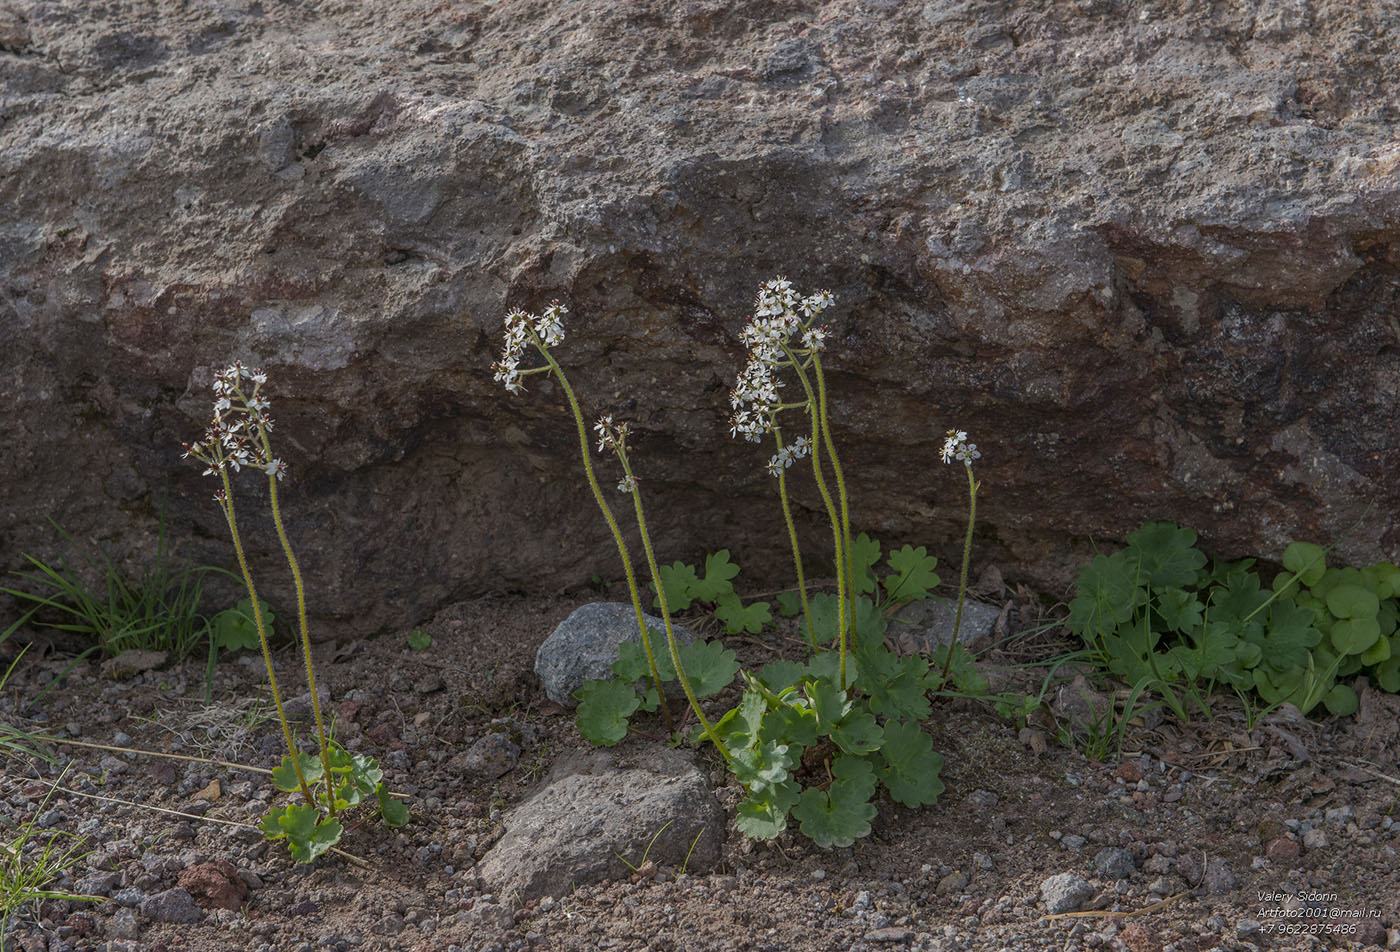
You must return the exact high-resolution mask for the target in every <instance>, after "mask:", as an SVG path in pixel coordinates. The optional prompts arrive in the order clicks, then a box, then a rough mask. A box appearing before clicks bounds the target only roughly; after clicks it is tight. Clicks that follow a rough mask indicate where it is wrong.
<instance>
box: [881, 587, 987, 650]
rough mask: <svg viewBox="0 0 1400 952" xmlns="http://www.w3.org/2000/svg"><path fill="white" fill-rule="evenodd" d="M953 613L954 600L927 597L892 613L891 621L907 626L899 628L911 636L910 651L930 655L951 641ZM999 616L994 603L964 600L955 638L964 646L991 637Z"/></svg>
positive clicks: (975, 643) (954, 620) (954, 612)
mask: <svg viewBox="0 0 1400 952" xmlns="http://www.w3.org/2000/svg"><path fill="white" fill-rule="evenodd" d="M957 615H958V606H957V602H955V601H952V600H949V599H946V598H928V599H921V600H919V601H915V602H911V603H910V604H908V605H907V606H905V607H904V608H901V609H900V610H899V611H898V612H896V613H895V615H894V620H895V623H896V624H897V625H899V626H908V627H901V628H900V629H899V630H900V631H901V632H903V633H904V634H905V635H907V636H908V637H909V638H910V639H912V644H913V647H914V650H916V651H919V652H921V653H923V654H932V653H933V650H934V649H935V648H937V647H938V646H940V645H947V644H951V643H952V641H953V624H954V622H956V621H957ZM1000 617H1001V609H1000V608H998V607H997V606H995V605H988V604H986V603H985V602H978V601H974V600H972V599H970V598H968V599H964V600H963V612H962V623H961V625H959V626H958V641H959V642H961V643H962V644H964V645H968V646H974V645H977V644H980V643H982V642H985V641H987V640H988V639H990V638H991V637H992V633H993V631H994V630H995V628H996V623H997V619H998V618H1000ZM892 627H893V626H892Z"/></svg>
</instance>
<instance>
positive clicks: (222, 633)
mask: <svg viewBox="0 0 1400 952" xmlns="http://www.w3.org/2000/svg"><path fill="white" fill-rule="evenodd" d="M258 605H259V606H261V608H262V616H263V624H264V625H265V626H267V629H268V631H269V632H270V631H271V629H272V619H273V614H272V608H271V606H269V605H268V604H267V602H265V601H263V600H262V599H261V598H260V599H258ZM210 625H211V626H212V628H213V631H214V641H215V643H216V644H218V646H219V650H221V651H239V650H241V649H245V648H246V649H249V650H251V649H254V648H258V647H260V646H261V642H260V641H259V640H258V625H257V622H256V621H254V620H253V602H252V600H251V599H247V598H245V599H243V600H242V601H240V602H239V603H238V604H237V605H236V606H235V607H233V608H226V609H224V610H223V611H221V612H219V613H218V614H217V615H215V616H214V618H213V620H212V621H211V622H210Z"/></svg>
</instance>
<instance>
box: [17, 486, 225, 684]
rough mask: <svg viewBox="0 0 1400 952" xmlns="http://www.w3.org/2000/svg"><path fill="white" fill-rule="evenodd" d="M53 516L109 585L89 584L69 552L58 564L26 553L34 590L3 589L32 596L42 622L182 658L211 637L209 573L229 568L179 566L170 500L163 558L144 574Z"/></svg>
mask: <svg viewBox="0 0 1400 952" xmlns="http://www.w3.org/2000/svg"><path fill="white" fill-rule="evenodd" d="M49 522H50V523H52V525H53V527H54V528H55V529H56V530H57V531H58V533H59V535H61V536H62V537H63V539H64V540H65V541H66V542H67V543H68V545H69V547H71V548H72V549H73V550H75V551H78V552H79V554H80V557H81V558H82V560H83V561H84V562H86V563H88V565H89V567H90V569H91V570H93V571H97V572H100V574H101V576H102V578H103V580H104V583H103V589H102V590H101V591H93V590H89V589H88V588H87V587H85V586H84V585H83V583H82V582H81V581H79V579H78V574H77V573H76V572H75V571H74V570H73V569H72V568H71V567H70V565H69V562H68V560H67V558H66V557H65V556H63V555H60V556H59V558H58V561H57V562H56V563H55V564H49V563H46V562H42V561H40V560H39V559H37V558H35V557H34V556H32V555H26V556H25V557H24V558H25V560H26V561H28V562H29V564H30V565H31V566H33V568H34V571H30V572H15V573H13V574H15V575H18V576H19V577H20V578H21V579H23V580H24V581H26V582H27V583H29V586H30V587H31V588H33V589H34V591H24V590H22V589H15V588H0V592H4V593H6V594H8V595H13V596H14V597H15V598H18V599H20V600H21V601H22V602H28V603H30V604H32V605H33V606H34V608H35V610H36V614H37V617H36V621H37V622H39V623H42V624H43V625H45V626H46V627H49V628H53V629H55V630H57V631H66V632H72V633H74V634H78V635H82V636H84V637H86V638H91V639H92V640H93V642H94V645H95V647H96V648H97V649H98V650H100V651H101V652H102V653H103V654H106V655H117V654H120V653H122V652H123V651H128V650H132V649H147V650H156V651H169V652H170V653H172V654H173V655H175V657H176V659H177V660H180V659H184V658H185V657H186V656H188V655H189V654H190V652H192V651H193V650H194V649H195V648H196V647H197V646H198V645H199V643H200V642H201V641H202V640H203V639H204V638H205V637H207V635H208V632H209V622H208V620H207V619H205V618H204V616H202V615H201V614H200V613H199V602H200V596H201V592H202V586H203V576H204V575H205V574H206V573H208V572H222V571H224V570H223V569H218V568H215V567H213V566H203V567H200V568H185V569H181V570H178V571H177V570H176V569H175V568H174V566H173V564H172V562H171V552H170V543H169V538H168V536H167V533H166V526H165V509H164V507H163V506H162V508H161V515H160V528H159V535H158V543H157V547H156V558H155V562H154V564H153V565H152V566H151V567H149V568H148V569H147V570H146V571H145V573H144V574H143V575H142V576H141V578H139V579H132V578H130V577H128V576H127V574H126V573H125V572H123V571H122V570H121V568H120V567H119V566H118V565H117V564H116V563H115V562H114V561H113V560H112V559H111V557H110V556H108V555H107V553H106V552H104V551H102V549H101V548H100V547H98V548H97V550H96V551H97V554H96V556H93V555H89V554H86V553H82V552H81V549H80V547H79V545H78V543H77V540H75V539H74V538H73V536H72V535H70V534H69V533H68V532H67V530H65V529H64V528H63V527H62V526H61V525H59V524H58V523H57V522H55V521H54V520H52V519H50V520H49Z"/></svg>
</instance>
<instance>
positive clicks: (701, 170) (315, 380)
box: [0, 0, 1400, 633]
mask: <svg viewBox="0 0 1400 952" xmlns="http://www.w3.org/2000/svg"><path fill="white" fill-rule="evenodd" d="M1397 50H1400V7H1397V6H1396V4H1394V3H1393V2H1391V0H1319V2H1309V0H1261V2H1258V3H1250V4H1236V3H1219V2H1216V3H1212V2H1205V0H1169V2H1154V0H1123V2H1118V0H1073V2H1068V0H964V2H951V0H950V2H932V3H927V4H919V3H900V2H892V0H883V2H881V0H866V2H863V3H857V2H852V0H831V2H796V0H788V2H768V0H761V2H760V0H737V2H735V0H706V2H671V0H655V2H653V0H610V2H607V0H583V2H567V0H550V2H526V0H501V2H495V3H440V2H437V0H384V2H379V3H373V4H369V3H359V2H349V0H343V2H334V0H320V2H316V0H311V2H297V3H291V2H282V0H262V2H256V0H191V2H176V0H125V2H108V3H81V4H80V3H58V2H43V3H25V2H18V3H17V2H14V0H0V97H3V98H0V321H3V328H4V330H5V336H6V339H7V342H8V346H7V347H5V348H4V350H3V352H0V400H3V403H4V406H5V413H4V415H3V418H0V447H3V452H0V486H3V487H4V498H5V501H6V505H5V506H4V507H3V509H0V561H3V563H4V566H3V567H6V568H10V567H20V566H21V564H22V559H21V553H24V552H32V553H35V554H38V555H41V556H48V555H52V554H53V553H54V551H55V549H54V542H55V537H54V535H53V534H52V532H51V530H49V528H48V527H47V525H46V524H45V521H44V520H45V517H46V516H50V515H52V516H55V517H56V518H58V519H59V520H60V521H62V522H63V523H64V525H65V526H66V527H67V528H69V529H70V530H71V531H73V532H75V533H76V534H78V535H79V536H80V537H81V538H84V539H100V540H103V541H104V542H105V543H106V544H107V545H108V546H109V547H110V548H111V550H112V551H113V553H114V554H117V555H119V556H123V557H128V558H131V559H132V560H133V562H134V563H139V562H140V561H141V560H142V559H144V558H145V557H146V556H147V555H148V554H149V552H150V551H151V537H152V533H153V530H154V521H155V515H156V513H157V512H158V509H159V501H160V499H161V496H162V494H164V493H168V495H169V499H170V512H169V522H170V525H171V530H172V536H173V538H174V539H175V541H176V543H177V545H178V546H179V551H180V553H181V554H182V555H183V556H184V557H187V558H190V559H193V560H196V561H200V562H215V563H219V564H229V563H230V561H231V560H230V555H229V546H228V543H227V540H226V538H225V533H224V528H223V524H222V519H221V517H220V515H219V513H218V510H217V509H216V507H215V506H214V505H213V504H212V502H210V501H209V500H208V493H209V491H210V490H211V489H212V485H211V483H210V481H209V480H207V479H201V477H200V475H199V472H198V470H197V469H196V468H195V467H194V466H192V465H191V464H190V462H189V461H187V460H184V461H182V460H181V459H180V458H179V452H180V451H179V444H180V442H181V441H184V440H189V439H191V438H193V437H194V436H197V435H198V434H199V433H200V432H201V431H202V428H203V425H204V423H205V422H207V412H208V408H209V396H208V389H207V388H208V384H209V382H210V379H211V374H212V371H213V369H214V368H215V367H217V366H218V365H220V364H222V363H224V362H226V361H228V360H231V359H233V358H235V357H241V358H242V359H244V360H247V361H250V362H253V363H256V364H260V365H262V366H264V367H266V369H267V370H268V372H269V373H270V375H271V376H272V380H273V383H274V385H275V387H276V391H275V396H274V398H275V412H276V417H277V421H278V435H279V437H280V439H281V441H282V443H281V446H280V451H281V452H282V454H283V455H284V456H285V457H286V458H287V459H288V460H289V462H290V465H291V479H290V480H289V481H288V482H287V483H286V484H284V485H285V487H286V491H285V494H284V495H285V504H286V514H287V519H288V522H289V527H290V529H291V532H292V534H293V536H294V538H295V539H296V541H297V542H298V544H299V546H300V548H301V554H302V556H303V561H304V562H305V563H306V569H307V573H308V579H309V582H310V584H311V585H312V610H313V612H314V613H315V614H317V615H318V616H319V617H320V619H321V620H322V622H323V624H322V630H323V631H336V630H340V629H339V628H337V625H336V624H335V623H336V622H344V623H350V624H349V627H348V628H345V629H344V630H346V631H347V632H360V633H363V632H364V631H368V630H373V629H375V628H376V627H378V626H380V625H393V626H404V625H409V624H412V623H414V622H416V621H419V620H421V618H422V617H424V616H425V614H426V613H427V612H429V611H431V609H432V608H433V607H435V606H437V605H439V604H440V603H442V602H443V601H445V600H447V599H449V598H452V597H459V596H463V595H467V594H471V593H474V592H479V591H486V590H492V589H500V588H520V589H544V588H554V587H558V586H561V585H568V584H572V583H576V582H579V581H583V580H586V579H587V577H588V576H589V575H590V574H592V573H593V572H598V573H600V574H603V575H614V576H615V575H617V574H619V573H618V570H617V568H616V565H615V563H616V557H615V555H613V553H612V551H611V546H610V543H609V541H608V537H607V534H606V531H605V530H604V528H603V525H602V523H601V521H600V519H599V517H598V514H597V512H596V510H595V508H594V507H593V503H592V501H591V499H590V497H589V496H588V495H587V492H586V489H585V487H584V485H583V482H582V479H581V478H580V473H579V463H578V460H577V457H576V455H575V452H576V449H575V447H576V443H575V442H574V439H575V437H574V434H573V432H572V429H571V426H570V424H569V421H568V419H567V417H566V415H565V414H564V412H563V410H562V404H561V399H560V395H559V394H558V393H557V392H555V390H554V388H553V387H552V386H549V385H541V386H537V387H535V388H533V392H531V393H529V394H527V395H525V396H523V397H517V398H507V397H506V396H505V395H504V394H503V393H501V392H500V390H499V388H498V387H496V385H494V384H493V383H492V381H491V378H490V372H489V369H488V368H489V365H490V364H491V362H492V361H493V360H494V359H495V355H496V352H497V350H498V346H499V328H500V322H501V317H502V315H503V313H504V311H505V310H506V309H507V307H510V306H523V307H526V308H528V309H532V310H538V309H539V308H541V307H543V306H544V305H545V304H547V303H548V301H549V300H550V299H551V298H556V297H557V298H559V299H561V300H562V301H564V302H565V303H566V304H567V305H568V306H569V307H570V309H571V314H570V321H569V335H570V336H569V339H568V340H567V341H566V342H565V344H564V345H563V347H562V349H561V350H560V357H561V359H563V360H564V361H565V362H566V364H567V366H568V368H569V369H570V371H571V373H572V377H573V380H574V382H575V384H576V386H577V387H578V389H579V391H580V393H581V394H582V395H583V398H584V400H585V403H586V405H587V406H588V407H589V409H590V412H599V411H601V410H604V409H609V410H612V411H614V412H616V413H617V414H618V415H619V416H625V417H628V418H630V419H632V420H634V421H635V422H636V424H637V426H638V427H639V433H638V436H637V438H635V439H634V449H635V452H636V454H637V462H638V465H639V467H640V470H641V473H642V475H643V477H644V480H645V488H646V490H647V494H648V495H647V499H648V503H649V506H650V507H651V521H652V522H653V524H654V527H655V528H656V530H657V531H656V534H657V536H658V543H659V546H660V548H661V552H662V556H663V558H666V559H670V558H681V557H684V558H692V557H694V556H696V555H697V554H699V553H700V552H701V551H702V550H704V549H708V548H716V547H720V546H729V547H730V548H731V549H733V550H735V551H736V552H737V553H738V556H739V557H740V559H741V560H742V561H744V562H745V563H746V564H747V566H748V567H750V568H751V569H755V570H760V571H759V574H762V571H761V570H762V569H763V568H764V567H765V566H766V567H767V568H768V569H769V571H770V574H771V575H772V576H773V577H775V578H781V577H783V576H784V575H785V573H786V568H785V564H786V563H785V561H784V560H785V555H784V546H785V541H784V540H783V537H782V534H781V523H780V521H779V516H778V513H777V509H776V505H775V493H774V487H773V485H772V481H771V479H770V478H769V477H768V476H766V475H765V474H764V473H763V472H762V467H761V463H762V461H763V459H764V458H766V456H765V454H764V452H763V451H761V450H758V449H756V448H754V447H752V446H749V445H744V444H741V443H737V442H735V441H733V440H731V439H730V438H729V436H728V432H727V430H726V429H725V426H724V418H725V414H726V412H727V400H726V394H727V391H728V388H729V386H730V385H731V382H732V379H733V375H734V373H735V371H736V370H737V369H738V366H739V364H740V362H741V360H742V354H741V351H740V348H739V346H738V344H737V342H736V337H735V333H736V331H737V329H738V327H739V326H740V324H741V323H742V321H743V320H744V318H745V317H746V314H747V311H748V308H749V305H750V302H751V300H752V295H753V293H754V290H755V289H756V286H757V284H758V282H759V281H761V280H763V279H765V278H767V277H770V276H772V275H774V274H776V273H779V272H782V273H786V274H788V275H789V276H790V277H791V278H792V279H793V280H794V282H795V283H796V284H797V286H798V287H799V288H802V289H804V290H807V289H815V288H818V287H829V288H831V289H832V291H833V292H834V293H835V295H836V298H837V305H836V307H835V308H834V309H833V310H832V311H830V312H828V313H829V314H830V315H831V317H832V324H833V329H834V335H833V339H832V341H831V345H832V351H831V354H830V357H829V361H828V363H829V365H830V366H831V368H832V381H831V384H832V395H833V399H834V404H835V412H836V416H837V421H838V432H837V438H838V440H839V445H840V447H841V448H842V451H843V455H844V461H845V462H846V464H847V467H848V472H849V474H850V478H851V487H852V491H853V497H854V511H855V521H856V523H857V525H858V526H860V527H864V528H868V529H870V530H872V531H874V532H877V533H880V534H881V535H882V536H883V537H884V538H886V539H887V540H889V541H895V540H902V541H910V542H914V543H915V544H921V543H923V544H931V545H934V546H935V547H936V548H938V549H939V551H942V552H944V553H945V554H948V555H950V556H951V555H952V553H953V552H954V548H953V547H952V546H949V545H947V543H949V542H951V541H953V540H955V539H957V538H958V537H959V536H960V533H961V522H960V520H961V519H962V512H963V505H964V495H963V493H964V484H963V482H962V475H961V474H960V473H958V472H954V471H951V470H949V469H948V468H946V467H942V466H941V465H939V464H938V463H937V451H938V448H939V445H940V442H941V439H942V434H943V431H944V430H945V429H947V428H948V427H950V426H954V425H956V426H958V427H961V428H964V429H967V430H968V431H970V432H971V433H972V435H973V439H975V440H976V441H977V442H978V444H979V445H980V446H981V448H982V449H983V451H984V453H985V459H984V460H983V461H982V466H981V468H980V470H979V474H980V476H981V477H982V478H983V480H984V487H985V488H984V492H983V496H982V497H981V506H980V516H981V528H980V530H979V535H978V553H979V557H980V558H981V559H983V560H997V561H999V562H1000V563H1001V564H1002V566H1003V568H1004V569H1005V570H1006V571H1007V572H1008V574H1012V573H1020V574H1021V575H1022V576H1023V577H1025V578H1027V579H1030V580H1032V581H1035V582H1038V583H1041V584H1045V585H1052V586H1053V585H1062V584H1063V583H1065V582H1066V581H1067V579H1068V578H1069V577H1070V576H1071V574H1072V572H1073V569H1074V567H1075V565H1077V564H1078V562H1079V560H1080V559H1081V558H1082V557H1083V556H1084V555H1085V553H1086V552H1088V551H1090V544H1091V543H1090V540H1091V539H1097V540H1101V541H1103V542H1105V543H1109V542H1111V541H1113V540H1117V539H1120V538H1121V537H1122V536H1123V535H1124V534H1125V533H1126V532H1128V531H1130V530H1131V529H1132V528H1134V527H1135V526H1136V525H1137V524H1138V522H1140V521H1141V520H1142V519H1144V518H1149V517H1157V518H1174V519H1178V520H1182V521H1184V522H1187V523H1190V524H1192V525H1194V526H1197V527H1198V528H1200V529H1201V530H1202V532H1203V536H1204V540H1205V542H1206V544H1207V545H1209V546H1210V547H1212V548H1214V549H1216V550H1218V551H1220V552H1222V553H1225V554H1230V555H1242V554H1263V555H1266V556H1267V555H1276V554H1277V553H1278V552H1279V551H1280V549H1281V547H1282V545H1283V544H1285V543H1286V542H1287V541H1288V540H1289V539H1291V538H1293V537H1304V538H1310V539H1315V540H1319V541H1330V540H1332V539H1334V538H1336V537H1338V536H1339V535H1341V534H1342V532H1343V531H1344V530H1346V529H1347V528H1348V527H1350V526H1352V525H1353V523H1357V520H1358V519H1359V518H1360V517H1361V516H1362V513H1363V511H1364V510H1365V507H1366V506H1367V504H1368V503H1370V504H1374V505H1373V508H1372V509H1371V510H1370V511H1369V514H1367V515H1366V516H1365V517H1364V518H1360V522H1359V523H1358V524H1356V526H1355V528H1352V529H1351V532H1350V534H1349V535H1347V537H1346V541H1345V542H1344V545H1343V547H1342V550H1341V551H1342V553H1343V554H1344V555H1345V556H1347V557H1350V558H1352V559H1374V558H1379V557H1382V556H1391V555H1393V554H1394V553H1395V549H1396V543H1397V542H1400V526H1397V522H1396V520H1395V518H1394V516H1393V515H1392V513H1393V511H1394V510H1395V509H1396V503H1397V502H1400V481H1396V480H1395V479H1393V478H1392V477H1391V473H1392V472H1393V471H1394V470H1395V468H1396V463H1397V462H1400V451H1397V445H1398V444H1400V440H1398V439H1397V438H1398V437H1400V424H1397V422H1396V420H1397V416H1396V409H1397V404H1398V403H1400V396H1398V395H1397V389H1398V388H1400V384H1398V383H1397V381H1400V375H1397V369H1398V368H1397V364H1400V356H1397V347H1400V203H1397V195H1398V194H1400V136H1397V131H1396V130H1397V118H1400V117H1398V116H1397V112H1398V110H1397V106H1396V103H1397V102H1400V54H1397ZM532 379H533V380H538V379H539V378H532ZM255 483H256V481H249V482H248V483H247V484H246V485H245V490H244V493H243V494H242V495H241V496H240V500H241V502H242V506H241V512H242V513H243V515H244V518H245V519H246V520H247V521H248V522H249V523H250V525H251V527H252V528H253V529H254V530H258V529H259V528H260V529H261V530H262V531H261V533H260V534H259V536H258V540H257V541H256V542H255V543H254V544H253V547H252V548H253V551H254V557H255V564H257V565H258V566H260V568H261V579H262V584H263V585H264V586H265V587H266V588H267V589H269V590H270V591H271V593H272V595H273V597H274V600H276V599H277V598H279V597H280V598H283V599H285V598H286V593H287V588H286V586H285V585H281V584H280V583H281V579H282V575H283V573H282V571H281V569H280V568H279V562H278V561H277V558H278V554H277V550H276V548H275V545H274V542H273V538H272V536H271V534H270V532H269V531H267V530H268V521H267V520H266V519H265V518H261V521H259V518H260V517H259V516H258V515H255V514H257V513H258V512H259V509H258V504H259V502H260V499H261V493H262V492H263V491H262V490H260V489H258V488H257V486H256V485H255ZM799 496H800V500H801V502H802V503H803V506H804V527H803V531H804V534H805V535H806V536H807V537H808V539H809V540H810V545H809V550H810V551H811V552H812V553H813V555H814V556H815V555H818V554H820V553H821V552H823V551H824V550H823V548H822V543H823V542H824V540H825V538H826V537H825V535H824V530H823V528H822V524H821V522H820V520H819V519H818V518H816V515H815V511H816V508H817V507H816V499H815V495H814V494H813V493H811V492H809V491H807V490H805V489H804V490H802V491H800V493H799ZM619 499H620V497H619ZM620 501H622V500H620Z"/></svg>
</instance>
